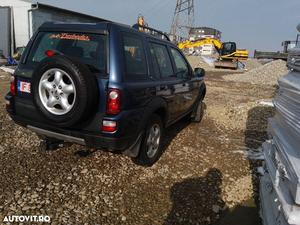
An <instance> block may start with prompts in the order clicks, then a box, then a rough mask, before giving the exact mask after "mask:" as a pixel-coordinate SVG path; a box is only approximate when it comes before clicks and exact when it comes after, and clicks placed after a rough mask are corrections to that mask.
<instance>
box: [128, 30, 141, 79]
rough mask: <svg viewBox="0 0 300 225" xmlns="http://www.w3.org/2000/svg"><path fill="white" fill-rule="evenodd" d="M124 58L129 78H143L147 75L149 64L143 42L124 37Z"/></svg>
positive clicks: (134, 38) (131, 37)
mask: <svg viewBox="0 0 300 225" xmlns="http://www.w3.org/2000/svg"><path fill="white" fill-rule="evenodd" d="M124 56H125V67H126V75H127V78H129V79H130V78H143V77H145V76H146V75H147V63H146V57H145V51H144V47H143V42H142V40H140V39H139V38H136V37H133V36H129V35H124Z"/></svg>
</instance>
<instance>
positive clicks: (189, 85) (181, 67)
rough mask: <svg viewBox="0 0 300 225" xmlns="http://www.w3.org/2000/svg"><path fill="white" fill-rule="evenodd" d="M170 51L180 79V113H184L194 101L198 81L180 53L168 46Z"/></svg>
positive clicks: (196, 94)
mask: <svg viewBox="0 0 300 225" xmlns="http://www.w3.org/2000/svg"><path fill="white" fill-rule="evenodd" d="M170 51H171V55H172V59H173V63H174V67H175V74H176V77H177V78H178V79H180V80H182V83H181V88H180V95H181V101H182V103H181V104H180V106H181V107H180V111H181V114H184V113H186V112H187V111H188V110H189V109H190V108H191V107H192V106H193V104H194V102H195V101H196V98H197V96H198V91H199V81H197V79H194V73H193V71H192V69H191V67H190V66H189V63H188V62H187V61H186V59H185V58H184V56H183V55H182V53H181V52H180V51H179V50H177V49H175V48H172V47H171V48H170Z"/></svg>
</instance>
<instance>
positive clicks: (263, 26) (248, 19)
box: [40, 0, 300, 51]
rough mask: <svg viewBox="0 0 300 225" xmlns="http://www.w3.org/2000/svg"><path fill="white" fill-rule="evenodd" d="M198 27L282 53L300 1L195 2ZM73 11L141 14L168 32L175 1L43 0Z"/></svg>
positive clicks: (120, 17)
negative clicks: (218, 31)
mask: <svg viewBox="0 0 300 225" xmlns="http://www.w3.org/2000/svg"><path fill="white" fill-rule="evenodd" d="M194 1H195V25H197V26H210V27H214V28H217V29H219V30H220V31H222V33H223V38H222V39H223V41H235V42H237V44H238V47H239V48H247V49H249V50H251V51H253V50H254V49H259V50H266V51H269V50H282V47H281V42H282V41H284V40H295V39H296V35H297V30H296V26H297V24H299V23H300V0H226V1H225V0H194ZM40 2H45V3H50V4H53V5H56V6H61V7H64V8H68V9H71V10H75V11H79V12H83V13H89V14H92V15H95V16H98V17H102V18H106V19H110V20H113V21H117V22H122V23H125V24H129V25H132V24H134V23H135V22H136V19H137V16H138V14H139V13H141V14H143V15H144V16H145V19H146V22H147V23H148V24H149V25H150V26H152V27H155V28H157V29H161V30H163V31H166V32H169V31H170V26H171V21H172V17H173V12H174V9H175V5H176V0H151V1H150V0H148V1H147V0H84V1H83V0H40Z"/></svg>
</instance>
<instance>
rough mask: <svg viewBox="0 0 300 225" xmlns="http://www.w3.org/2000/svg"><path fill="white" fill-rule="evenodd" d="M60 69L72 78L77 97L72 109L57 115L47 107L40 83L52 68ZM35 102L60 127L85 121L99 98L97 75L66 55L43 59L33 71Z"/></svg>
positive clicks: (44, 114) (48, 118)
mask: <svg viewBox="0 0 300 225" xmlns="http://www.w3.org/2000/svg"><path fill="white" fill-rule="evenodd" d="M54 68H55V69H60V70H62V71H64V72H66V73H67V74H68V75H69V76H70V77H71V79H72V81H73V83H74V86H75V90H76V95H77V97H76V98H75V97H74V100H73V101H74V103H73V106H72V108H71V110H70V111H69V112H68V113H66V114H64V115H55V114H53V113H51V112H50V111H49V110H47V109H46V108H45V106H44V105H43V103H42V101H41V98H40V94H39V83H40V80H41V78H42V76H43V74H44V73H45V72H47V71H49V70H51V69H54ZM32 87H33V89H32V90H33V91H32V92H33V93H32V94H33V98H34V103H35V105H36V107H37V109H38V110H39V112H40V113H41V114H42V115H43V116H44V117H45V118H46V120H49V121H51V123H52V124H53V125H56V126H59V127H70V126H73V125H75V124H77V123H79V122H81V121H84V120H85V119H86V118H87V117H88V116H89V115H90V113H92V112H93V111H94V110H93V108H94V109H96V105H97V100H98V86H97V82H96V78H95V76H93V74H92V73H91V71H90V70H89V69H88V67H87V66H86V65H84V64H82V63H80V62H77V61H74V60H72V59H70V58H69V57H66V56H60V55H59V56H53V57H50V58H46V59H45V60H43V61H42V62H41V63H40V64H39V65H38V67H37V68H36V69H35V71H34V73H33V80H32Z"/></svg>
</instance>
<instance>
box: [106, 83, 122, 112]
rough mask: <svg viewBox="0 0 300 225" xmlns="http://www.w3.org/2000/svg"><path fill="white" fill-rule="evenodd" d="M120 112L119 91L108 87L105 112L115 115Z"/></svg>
mask: <svg viewBox="0 0 300 225" xmlns="http://www.w3.org/2000/svg"><path fill="white" fill-rule="evenodd" d="M120 112H121V92H120V90H118V89H109V91H108V98H107V107H106V113H107V114H108V115H117V114H119V113H120Z"/></svg>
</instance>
